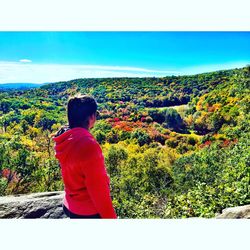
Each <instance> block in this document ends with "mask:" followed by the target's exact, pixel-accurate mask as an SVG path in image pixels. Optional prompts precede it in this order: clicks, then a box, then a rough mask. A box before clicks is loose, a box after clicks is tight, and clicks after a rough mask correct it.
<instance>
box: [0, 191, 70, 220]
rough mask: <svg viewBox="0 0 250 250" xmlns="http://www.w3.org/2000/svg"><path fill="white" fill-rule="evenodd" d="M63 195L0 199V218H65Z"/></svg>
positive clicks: (31, 195) (51, 193) (48, 193)
mask: <svg viewBox="0 0 250 250" xmlns="http://www.w3.org/2000/svg"><path fill="white" fill-rule="evenodd" d="M63 195H64V192H46V193H33V194H27V195H13V196H4V197H0V218H50V219H59V218H65V217H66V216H65V215H64V212H63V209H62V200H63Z"/></svg>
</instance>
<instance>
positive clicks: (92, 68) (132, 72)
mask: <svg viewBox="0 0 250 250" xmlns="http://www.w3.org/2000/svg"><path fill="white" fill-rule="evenodd" d="M173 74H179V72H176V71H163V70H152V69H144V68H136V67H122V66H102V65H70V64H69V65H66V64H34V63H32V64H26V63H17V62H3V61H2V62H1V61H0V83H17V82H19V83H20V82H31V83H44V82H57V81H67V80H72V79H77V78H104V77H153V76H166V75H173Z"/></svg>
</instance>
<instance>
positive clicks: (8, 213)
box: [0, 191, 250, 219]
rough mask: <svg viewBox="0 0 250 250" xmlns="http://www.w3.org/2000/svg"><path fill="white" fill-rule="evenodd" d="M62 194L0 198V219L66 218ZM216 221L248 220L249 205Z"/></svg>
mask: <svg viewBox="0 0 250 250" xmlns="http://www.w3.org/2000/svg"><path fill="white" fill-rule="evenodd" d="M63 196H64V192H63V191H58V192H45V193H33V194H27V195H12V196H3V197H0V219H1V218H6V219H8V218H33V219H34V218H49V219H60V218H66V216H65V214H64V212H63V209H62V201H63ZM216 218H217V219H240V218H242V219H250V205H245V206H240V207H231V208H226V209H224V210H223V211H222V214H220V215H217V216H216Z"/></svg>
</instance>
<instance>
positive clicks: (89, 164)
mask: <svg viewBox="0 0 250 250" xmlns="http://www.w3.org/2000/svg"><path fill="white" fill-rule="evenodd" d="M85 153H86V154H85V155H86V156H87V157H85V159H84V161H83V165H82V171H83V174H84V177H85V184H86V188H87V191H88V193H89V195H90V197H91V199H92V201H93V203H94V205H95V207H96V209H97V211H98V212H99V214H100V216H101V217H102V218H106V219H108V218H110V219H111V218H117V215H116V213H115V210H114V208H113V205H112V200H111V197H110V189H109V177H108V176H107V172H106V168H105V164H104V157H103V154H102V150H101V148H100V146H99V145H98V144H97V143H96V142H95V143H93V142H91V143H89V144H88V148H87V151H86V148H85Z"/></svg>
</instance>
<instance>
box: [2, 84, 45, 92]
mask: <svg viewBox="0 0 250 250" xmlns="http://www.w3.org/2000/svg"><path fill="white" fill-rule="evenodd" d="M44 84H46V83H3V84H0V90H10V89H14V90H16V89H30V88H39V87H41V86H43V85H44Z"/></svg>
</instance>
